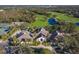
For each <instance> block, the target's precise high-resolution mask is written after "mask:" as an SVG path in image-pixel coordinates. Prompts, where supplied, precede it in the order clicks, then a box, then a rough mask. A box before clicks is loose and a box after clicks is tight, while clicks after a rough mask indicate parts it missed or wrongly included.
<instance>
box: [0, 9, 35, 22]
mask: <svg viewBox="0 0 79 59" xmlns="http://www.w3.org/2000/svg"><path fill="white" fill-rule="evenodd" d="M34 20H35V16H34V14H33V13H32V12H29V10H27V9H15V8H14V9H6V10H4V11H2V12H0V22H16V21H17V22H32V21H34Z"/></svg>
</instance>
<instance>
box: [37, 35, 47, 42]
mask: <svg viewBox="0 0 79 59" xmlns="http://www.w3.org/2000/svg"><path fill="white" fill-rule="evenodd" d="M36 41H38V42H44V41H46V37H45V36H41V37H39V38H37V40H36Z"/></svg>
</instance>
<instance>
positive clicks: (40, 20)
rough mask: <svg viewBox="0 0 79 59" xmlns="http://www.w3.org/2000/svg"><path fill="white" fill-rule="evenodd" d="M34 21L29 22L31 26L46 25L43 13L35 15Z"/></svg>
mask: <svg viewBox="0 0 79 59" xmlns="http://www.w3.org/2000/svg"><path fill="white" fill-rule="evenodd" d="M35 20H36V21H35V22H33V23H31V24H30V26H31V27H44V26H47V25H48V22H47V18H46V16H44V15H36V19H35Z"/></svg>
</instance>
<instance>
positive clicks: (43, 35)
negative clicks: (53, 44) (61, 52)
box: [34, 28, 49, 42]
mask: <svg viewBox="0 0 79 59" xmlns="http://www.w3.org/2000/svg"><path fill="white" fill-rule="evenodd" d="M48 34H49V32H48V31H46V30H45V29H44V28H41V30H40V31H39V32H38V33H37V34H36V36H35V38H34V39H35V40H36V41H39V42H44V41H46V37H47V36H48Z"/></svg>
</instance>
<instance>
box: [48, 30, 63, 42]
mask: <svg viewBox="0 0 79 59" xmlns="http://www.w3.org/2000/svg"><path fill="white" fill-rule="evenodd" d="M64 34H65V33H64V32H63V31H59V30H57V31H54V32H52V34H51V35H50V37H49V40H50V41H51V40H53V41H54V40H57V37H58V36H61V37H64Z"/></svg>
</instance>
